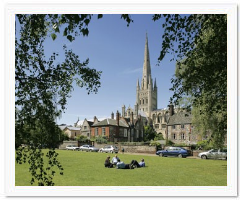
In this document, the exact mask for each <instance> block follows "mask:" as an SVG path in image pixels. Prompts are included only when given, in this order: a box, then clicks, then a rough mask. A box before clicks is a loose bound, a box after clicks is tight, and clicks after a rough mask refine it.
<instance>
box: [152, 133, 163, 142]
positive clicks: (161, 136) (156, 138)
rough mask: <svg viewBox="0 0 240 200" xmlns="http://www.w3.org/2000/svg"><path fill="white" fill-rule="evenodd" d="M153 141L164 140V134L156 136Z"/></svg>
mask: <svg viewBox="0 0 240 200" xmlns="http://www.w3.org/2000/svg"><path fill="white" fill-rule="evenodd" d="M153 140H154V141H156V140H164V137H163V134H162V133H159V134H156V136H155V137H154V139H153Z"/></svg>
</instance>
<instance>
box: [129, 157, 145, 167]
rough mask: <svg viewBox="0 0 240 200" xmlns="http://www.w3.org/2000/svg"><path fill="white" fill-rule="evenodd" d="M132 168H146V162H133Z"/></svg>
mask: <svg viewBox="0 0 240 200" xmlns="http://www.w3.org/2000/svg"><path fill="white" fill-rule="evenodd" d="M130 165H131V167H137V168H139V167H145V162H144V159H142V160H141V161H140V162H139V163H138V161H136V160H132V162H131V163H130Z"/></svg>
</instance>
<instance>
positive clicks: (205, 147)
mask: <svg viewBox="0 0 240 200" xmlns="http://www.w3.org/2000/svg"><path fill="white" fill-rule="evenodd" d="M196 148H197V149H200V148H201V149H202V150H210V149H213V148H214V145H213V143H212V142H211V141H209V140H202V141H199V142H198V143H197V147H196Z"/></svg>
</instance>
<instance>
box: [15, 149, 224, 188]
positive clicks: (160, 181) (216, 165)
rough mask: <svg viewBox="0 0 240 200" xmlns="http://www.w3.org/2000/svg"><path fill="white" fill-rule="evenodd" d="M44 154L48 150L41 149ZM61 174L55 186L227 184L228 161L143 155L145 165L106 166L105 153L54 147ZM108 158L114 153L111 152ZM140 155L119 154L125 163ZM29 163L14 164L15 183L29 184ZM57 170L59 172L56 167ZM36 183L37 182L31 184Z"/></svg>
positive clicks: (57, 174) (57, 175)
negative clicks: (56, 148)
mask: <svg viewBox="0 0 240 200" xmlns="http://www.w3.org/2000/svg"><path fill="white" fill-rule="evenodd" d="M44 152H45V153H46V152H47V150H44ZM57 152H58V153H59V161H60V162H61V164H62V165H63V168H64V175H63V176H61V175H59V173H56V175H55V176H54V179H53V181H54V183H55V185H56V186H226V185H227V162H226V161H224V160H201V159H188V158H182V159H181V158H165V157H163V158H162V157H158V156H152V155H149V156H144V159H145V162H146V167H145V168H137V169H133V170H130V169H115V168H105V167H104V160H105V159H106V157H107V155H110V154H106V153H94V152H91V153H90V152H79V151H66V150H57ZM110 156H111V158H112V156H114V155H110ZM142 157H143V156H142V155H130V154H119V158H120V159H121V161H124V163H130V162H131V160H133V159H135V160H138V161H140V159H141V158H142ZM28 168H29V166H28V164H21V165H19V164H16V169H15V170H16V171H15V172H16V173H15V185H16V186H30V185H31V184H30V180H31V175H30V173H29V172H28ZM56 172H58V171H57V170H56ZM34 185H37V184H34Z"/></svg>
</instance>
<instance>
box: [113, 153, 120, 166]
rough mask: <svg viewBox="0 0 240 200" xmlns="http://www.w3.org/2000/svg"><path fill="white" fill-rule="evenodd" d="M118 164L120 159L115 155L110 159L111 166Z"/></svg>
mask: <svg viewBox="0 0 240 200" xmlns="http://www.w3.org/2000/svg"><path fill="white" fill-rule="evenodd" d="M118 162H120V159H119V158H118V157H117V155H115V156H114V157H113V158H112V164H113V165H116V164H117V163H118Z"/></svg>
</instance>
